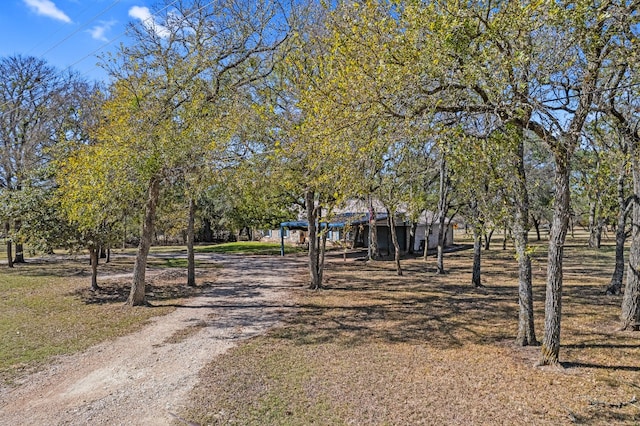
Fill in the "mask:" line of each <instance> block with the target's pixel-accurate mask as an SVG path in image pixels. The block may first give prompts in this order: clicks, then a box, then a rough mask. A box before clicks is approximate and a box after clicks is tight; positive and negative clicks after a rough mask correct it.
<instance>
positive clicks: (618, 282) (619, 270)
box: [605, 167, 631, 295]
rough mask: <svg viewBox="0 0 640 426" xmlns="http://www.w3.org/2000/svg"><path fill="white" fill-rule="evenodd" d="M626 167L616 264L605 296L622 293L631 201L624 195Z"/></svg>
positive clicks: (620, 178)
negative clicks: (625, 245)
mask: <svg viewBox="0 0 640 426" xmlns="http://www.w3.org/2000/svg"><path fill="white" fill-rule="evenodd" d="M625 176H626V173H625V167H621V170H620V172H619V173H618V220H617V225H616V263H615V268H614V269H613V274H612V275H611V281H610V282H609V287H607V290H606V291H605V294H613V295H618V294H620V293H621V292H622V278H623V276H624V243H625V241H626V239H627V233H626V227H627V216H628V215H629V206H630V205H631V204H630V202H629V201H627V200H626V198H625V196H624V195H625V194H624V182H625V180H626V179H625Z"/></svg>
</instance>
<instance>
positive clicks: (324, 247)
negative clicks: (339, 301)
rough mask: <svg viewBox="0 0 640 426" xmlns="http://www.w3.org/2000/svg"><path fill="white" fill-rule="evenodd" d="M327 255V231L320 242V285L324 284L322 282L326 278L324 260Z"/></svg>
mask: <svg viewBox="0 0 640 426" xmlns="http://www.w3.org/2000/svg"><path fill="white" fill-rule="evenodd" d="M326 253H327V229H324V230H323V231H322V239H321V242H320V256H319V260H318V277H319V280H320V284H322V280H323V277H324V259H325V254H326Z"/></svg>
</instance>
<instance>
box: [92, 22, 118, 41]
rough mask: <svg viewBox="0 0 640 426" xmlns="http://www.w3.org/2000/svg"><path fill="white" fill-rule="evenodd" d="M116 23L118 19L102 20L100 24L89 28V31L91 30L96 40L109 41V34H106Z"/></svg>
mask: <svg viewBox="0 0 640 426" xmlns="http://www.w3.org/2000/svg"><path fill="white" fill-rule="evenodd" d="M115 24H116V21H107V22H105V21H100V23H99V24H98V25H96V26H94V27H93V28H91V29H90V30H88V32H89V34H91V37H92V38H94V39H96V40H100V41H109V39H108V38H107V36H106V35H105V34H106V33H107V31H109V30H110V29H111V27H112V26H114V25H115Z"/></svg>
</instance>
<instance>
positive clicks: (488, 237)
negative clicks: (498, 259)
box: [484, 229, 494, 250]
mask: <svg viewBox="0 0 640 426" xmlns="http://www.w3.org/2000/svg"><path fill="white" fill-rule="evenodd" d="M493 232H494V229H492V230H491V231H489V232H488V233H485V238H484V249H485V250H490V249H491V238H492V237H493Z"/></svg>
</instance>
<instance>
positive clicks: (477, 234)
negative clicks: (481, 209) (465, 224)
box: [471, 225, 482, 287]
mask: <svg viewBox="0 0 640 426" xmlns="http://www.w3.org/2000/svg"><path fill="white" fill-rule="evenodd" d="M481 261H482V229H481V228H480V227H479V226H478V225H474V226H473V269H472V272H471V284H472V285H473V286H474V287H482V280H481Z"/></svg>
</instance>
